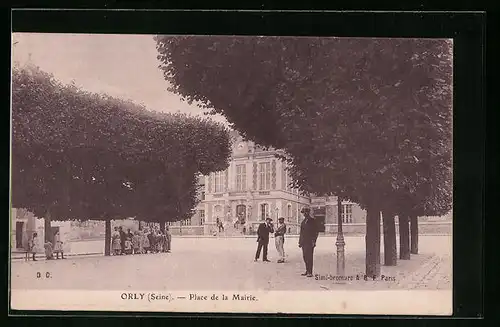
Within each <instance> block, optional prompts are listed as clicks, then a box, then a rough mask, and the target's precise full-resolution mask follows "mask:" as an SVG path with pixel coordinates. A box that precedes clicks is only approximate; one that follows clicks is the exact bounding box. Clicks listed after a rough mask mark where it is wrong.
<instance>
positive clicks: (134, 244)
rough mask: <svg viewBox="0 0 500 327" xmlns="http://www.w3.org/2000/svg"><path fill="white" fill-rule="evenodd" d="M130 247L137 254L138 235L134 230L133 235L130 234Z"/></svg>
mask: <svg viewBox="0 0 500 327" xmlns="http://www.w3.org/2000/svg"><path fill="white" fill-rule="evenodd" d="M132 248H133V250H134V254H138V253H140V252H139V235H138V233H137V232H134V236H132Z"/></svg>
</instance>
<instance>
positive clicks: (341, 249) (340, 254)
mask: <svg viewBox="0 0 500 327" xmlns="http://www.w3.org/2000/svg"><path fill="white" fill-rule="evenodd" d="M337 216H338V217H337V241H336V242H335V245H336V246H337V275H339V276H343V275H344V274H345V242H344V233H343V231H342V198H341V197H340V196H337Z"/></svg>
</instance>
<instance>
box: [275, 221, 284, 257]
mask: <svg viewBox="0 0 500 327" xmlns="http://www.w3.org/2000/svg"><path fill="white" fill-rule="evenodd" d="M285 233H286V225H285V218H283V217H280V218H279V219H278V226H277V227H276V231H275V233H274V240H275V243H276V251H278V254H279V255H280V258H279V260H278V263H283V262H285V248H284V243H285Z"/></svg>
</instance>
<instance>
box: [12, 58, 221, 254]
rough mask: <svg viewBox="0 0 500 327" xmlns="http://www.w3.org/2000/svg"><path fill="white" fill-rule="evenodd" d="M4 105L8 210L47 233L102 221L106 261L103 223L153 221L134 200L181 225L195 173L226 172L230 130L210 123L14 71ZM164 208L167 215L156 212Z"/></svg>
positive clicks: (34, 71)
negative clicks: (41, 223)
mask: <svg viewBox="0 0 500 327" xmlns="http://www.w3.org/2000/svg"><path fill="white" fill-rule="evenodd" d="M12 99H13V119H12V120H13V122H12V126H13V146H12V157H13V167H12V168H13V169H12V176H13V177H12V179H13V187H12V189H13V204H14V206H16V207H23V208H28V209H30V210H31V211H33V212H34V213H35V215H37V216H38V217H45V218H46V219H45V221H46V224H48V225H49V226H50V218H51V217H57V219H59V220H68V219H78V220H87V219H95V220H105V221H106V236H107V237H106V245H105V253H106V254H109V243H110V238H109V237H110V234H111V230H110V221H111V219H117V218H127V217H130V216H131V215H137V216H143V217H145V216H147V215H149V214H152V212H151V211H150V208H149V207H146V206H144V205H142V206H140V205H137V203H141V201H143V202H147V203H148V204H149V205H150V206H151V207H153V208H155V210H156V211H157V213H155V214H154V215H153V218H151V219H167V220H178V219H182V218H183V217H184V216H185V215H186V214H188V213H189V212H190V210H191V209H192V207H193V206H194V204H195V202H194V201H192V200H191V198H193V194H195V193H196V186H194V185H193V183H192V182H191V181H192V180H193V179H194V178H195V176H197V174H198V172H204V173H207V172H211V171H214V170H220V169H224V168H226V167H227V165H228V159H229V154H230V144H229V134H228V131H227V129H226V128H224V127H223V126H222V125H220V124H218V123H214V122H211V121H210V120H208V119H201V118H194V117H190V116H186V115H179V114H173V115H172V114H170V115H169V114H157V113H153V112H149V111H147V110H145V108H143V107H140V106H137V105H135V104H134V103H132V102H126V101H122V100H119V99H114V98H111V97H108V96H106V95H98V94H92V93H88V92H84V91H82V90H80V89H78V88H76V87H75V86H74V85H62V84H60V83H59V82H57V81H56V80H55V79H54V78H53V77H52V76H51V75H49V74H47V73H45V72H43V71H40V70H39V69H38V68H37V67H31V66H29V67H22V68H18V69H15V70H14V72H13V96H12ZM207 149H210V153H208V152H207ZM155 180H156V182H155ZM158 180H161V182H160V181H158ZM144 185H147V186H151V185H154V188H152V189H151V190H150V191H149V192H147V191H145V188H144V187H141V186H144ZM152 191H155V192H157V193H156V194H163V195H166V194H167V195H168V197H166V198H161V197H159V196H153V194H152ZM165 200H170V201H171V203H169V206H168V207H169V210H170V211H166V209H164V210H163V211H162V210H160V209H161V208H165ZM159 212H161V213H162V215H160V214H159ZM160 217H162V218H160Z"/></svg>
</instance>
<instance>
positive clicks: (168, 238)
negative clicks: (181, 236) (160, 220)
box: [165, 226, 172, 253]
mask: <svg viewBox="0 0 500 327" xmlns="http://www.w3.org/2000/svg"><path fill="white" fill-rule="evenodd" d="M165 249H166V251H167V253H170V251H171V249H172V233H171V232H170V228H169V227H168V226H167V227H165Z"/></svg>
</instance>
